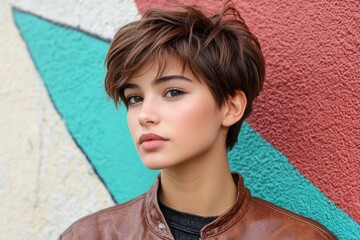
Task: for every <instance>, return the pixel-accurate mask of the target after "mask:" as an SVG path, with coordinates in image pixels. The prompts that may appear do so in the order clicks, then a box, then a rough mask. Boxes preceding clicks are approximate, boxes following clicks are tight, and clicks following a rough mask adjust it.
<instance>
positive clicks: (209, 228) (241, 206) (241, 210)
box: [145, 173, 251, 239]
mask: <svg viewBox="0 0 360 240" xmlns="http://www.w3.org/2000/svg"><path fill="white" fill-rule="evenodd" d="M232 176H233V179H234V182H235V183H236V185H237V190H238V191H237V200H236V202H235V204H234V205H233V206H232V207H231V208H230V209H229V210H228V211H227V212H225V213H224V214H222V215H221V216H220V217H219V218H217V219H216V220H215V221H213V222H211V223H209V224H208V225H206V226H205V227H204V228H203V229H202V230H201V238H206V237H209V236H211V235H215V234H218V233H221V232H223V231H225V230H226V229H228V228H229V227H231V226H232V225H234V223H235V222H237V221H238V220H239V219H240V218H242V216H243V215H244V214H245V212H246V210H247V208H248V207H249V205H250V201H251V194H250V191H249V190H248V189H247V188H246V187H245V186H244V181H243V178H242V177H241V176H240V175H239V174H238V173H232ZM160 180H161V176H160V174H159V175H158V177H157V180H156V181H155V183H154V184H153V186H152V187H151V188H150V190H149V191H148V192H147V193H146V197H145V214H146V216H145V218H146V222H147V224H148V226H149V228H150V229H151V230H152V231H153V232H155V233H156V234H157V235H159V236H161V237H162V238H164V239H173V237H172V235H171V232H170V230H169V227H162V226H165V225H167V224H166V221H165V218H164V216H163V214H162V212H161V210H160V207H159V204H158V198H157V192H158V189H159V183H160ZM161 224H163V225H161Z"/></svg>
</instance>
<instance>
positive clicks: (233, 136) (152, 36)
mask: <svg viewBox="0 0 360 240" xmlns="http://www.w3.org/2000/svg"><path fill="white" fill-rule="evenodd" d="M169 56H173V57H176V58H178V59H179V60H180V62H181V63H182V64H183V69H185V68H188V69H189V70H190V71H191V72H192V73H193V74H194V76H195V77H196V78H197V79H198V80H199V79H201V80H203V81H204V82H205V84H206V85H207V86H208V87H209V89H210V92H211V93H212V95H213V97H214V99H215V101H216V103H217V104H218V106H219V107H221V106H222V105H223V104H224V103H225V101H226V100H228V99H229V98H230V97H232V96H235V94H236V93H237V92H238V91H240V90H241V91H243V92H244V93H245V95H246V99H247V105H246V108H245V111H244V115H243V117H242V118H241V119H240V120H239V121H238V122H237V123H235V124H234V125H232V126H230V127H229V130H228V133H227V137H226V147H227V149H231V148H232V147H233V146H234V144H235V143H236V141H237V138H238V135H239V132H240V128H241V125H242V122H243V121H244V119H245V118H247V117H248V116H249V115H250V112H251V110H252V102H253V101H254V99H255V98H256V97H257V96H258V94H259V92H260V91H261V89H262V86H263V82H264V78H265V61H264V57H263V54H262V52H261V48H260V43H259V41H258V40H257V38H256V36H255V35H254V34H252V33H251V32H250V30H249V28H248V27H247V25H246V24H245V22H244V20H243V18H242V17H241V16H240V14H239V12H238V11H237V10H236V9H235V8H234V7H232V6H225V7H224V9H223V10H222V11H221V12H220V13H219V14H216V15H213V16H210V17H208V16H207V15H206V14H204V13H203V12H202V11H201V10H200V9H198V8H196V7H190V6H182V7H181V8H180V9H176V10H171V11H165V10H160V9H149V10H147V11H145V12H144V14H143V17H142V19H141V20H139V21H135V22H131V23H129V24H127V25H125V26H124V27H122V28H120V29H119V31H118V32H117V33H116V35H115V37H114V39H113V41H112V42H111V44H110V48H109V51H108V54H107V56H106V60H105V65H106V67H107V73H106V76H105V89H106V92H107V94H108V95H109V97H110V98H112V99H113V100H114V103H115V105H116V106H117V105H118V103H119V101H122V102H123V103H124V104H125V105H126V107H128V106H127V102H126V100H125V98H124V92H123V86H124V84H125V83H127V81H129V79H130V78H131V77H132V76H133V74H134V73H135V72H136V71H137V70H139V69H140V68H141V67H142V66H144V64H147V63H149V62H157V63H158V64H159V73H158V75H161V74H162V73H161V72H162V71H163V70H164V68H166V63H167V60H168V57H169Z"/></svg>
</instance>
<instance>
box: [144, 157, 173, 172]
mask: <svg viewBox="0 0 360 240" xmlns="http://www.w3.org/2000/svg"><path fill="white" fill-rule="evenodd" d="M141 160H142V163H143V164H144V166H145V167H146V168H148V169H151V170H161V169H164V168H168V167H170V166H171V164H169V162H168V161H166V162H164V161H163V160H160V159H141Z"/></svg>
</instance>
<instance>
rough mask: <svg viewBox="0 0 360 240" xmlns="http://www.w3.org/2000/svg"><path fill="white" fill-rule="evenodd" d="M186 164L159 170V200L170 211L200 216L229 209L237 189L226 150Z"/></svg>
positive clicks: (220, 212) (217, 213) (215, 214)
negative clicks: (170, 209) (171, 209)
mask: <svg viewBox="0 0 360 240" xmlns="http://www.w3.org/2000/svg"><path fill="white" fill-rule="evenodd" d="M209 156H211V157H209ZM188 162H189V164H185V165H183V166H176V167H173V168H167V169H163V170H161V184H160V189H159V193H158V198H159V200H160V201H161V202H162V203H163V204H165V205H166V206H168V207H170V208H173V209H176V210H178V211H181V212H186V213H190V214H194V215H199V216H204V217H208V216H219V215H221V214H223V213H225V212H226V211H227V210H228V209H230V208H231V207H232V206H233V205H234V203H235V201H236V196H237V188H236V185H235V183H234V180H233V178H232V175H231V172H230V169H229V165H228V159H227V153H226V149H224V150H223V151H220V152H219V151H218V152H217V154H214V153H209V154H208V155H207V156H203V157H199V158H197V159H192V160H191V161H188Z"/></svg>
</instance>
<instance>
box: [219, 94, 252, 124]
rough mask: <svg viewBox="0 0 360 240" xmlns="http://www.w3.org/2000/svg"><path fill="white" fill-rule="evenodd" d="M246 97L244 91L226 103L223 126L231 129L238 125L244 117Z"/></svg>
mask: <svg viewBox="0 0 360 240" xmlns="http://www.w3.org/2000/svg"><path fill="white" fill-rule="evenodd" d="M246 103H247V100H246V96H245V93H244V92H243V91H240V90H239V91H237V92H236V94H235V95H234V96H233V97H229V98H228V99H227V100H226V102H225V103H224V106H223V108H224V118H223V121H222V125H223V126H224V127H230V126H231V125H233V124H235V123H237V122H238V121H239V120H240V119H241V118H242V116H243V115H244V112H245V108H246Z"/></svg>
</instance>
